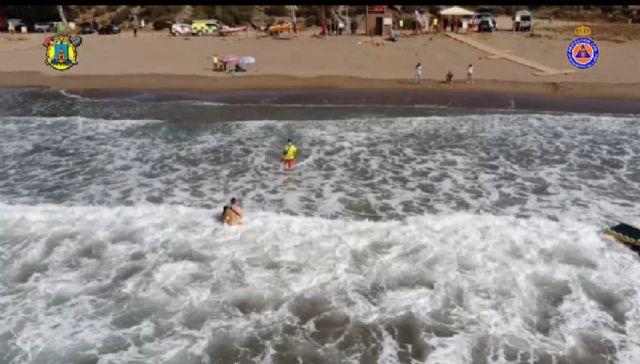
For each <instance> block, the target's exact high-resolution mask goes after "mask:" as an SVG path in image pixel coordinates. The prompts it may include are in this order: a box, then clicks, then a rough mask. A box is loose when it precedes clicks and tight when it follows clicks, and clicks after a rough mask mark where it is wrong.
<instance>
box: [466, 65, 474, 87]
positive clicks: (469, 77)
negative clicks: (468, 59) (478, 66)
mask: <svg viewBox="0 0 640 364" xmlns="http://www.w3.org/2000/svg"><path fill="white" fill-rule="evenodd" d="M467 84H469V85H471V84H473V65H472V64H470V65H469V67H467Z"/></svg>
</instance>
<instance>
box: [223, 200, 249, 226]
mask: <svg viewBox="0 0 640 364" xmlns="http://www.w3.org/2000/svg"><path fill="white" fill-rule="evenodd" d="M220 219H221V220H222V222H223V223H226V224H228V225H242V220H243V219H244V211H242V208H241V207H240V204H239V203H238V200H237V199H236V198H235V197H234V198H232V199H231V204H230V205H228V206H225V207H224V208H223V209H222V215H221V216H220Z"/></svg>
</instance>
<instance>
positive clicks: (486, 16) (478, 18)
mask: <svg viewBox="0 0 640 364" xmlns="http://www.w3.org/2000/svg"><path fill="white" fill-rule="evenodd" d="M482 20H485V21H488V22H489V23H490V24H491V28H492V30H491V31H494V30H497V28H498V23H497V22H496V20H495V19H493V15H491V13H476V14H474V15H473V18H472V20H471V22H472V24H473V25H474V26H475V27H476V29H478V31H480V30H479V25H480V22H482Z"/></svg>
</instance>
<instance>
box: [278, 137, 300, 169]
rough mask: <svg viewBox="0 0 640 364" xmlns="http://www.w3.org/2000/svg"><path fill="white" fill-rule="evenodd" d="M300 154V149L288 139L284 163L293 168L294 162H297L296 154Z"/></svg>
mask: <svg viewBox="0 0 640 364" xmlns="http://www.w3.org/2000/svg"><path fill="white" fill-rule="evenodd" d="M297 155H298V149H297V148H296V146H295V145H293V142H292V141H291V139H289V140H287V145H285V146H284V153H283V154H282V159H281V161H282V163H284V165H285V167H288V168H289V169H291V168H293V164H294V163H295V162H296V156H297Z"/></svg>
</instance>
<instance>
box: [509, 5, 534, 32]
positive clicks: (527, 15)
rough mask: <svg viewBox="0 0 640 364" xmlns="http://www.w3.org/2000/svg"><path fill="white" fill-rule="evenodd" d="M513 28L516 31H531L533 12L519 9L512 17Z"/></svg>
mask: <svg viewBox="0 0 640 364" xmlns="http://www.w3.org/2000/svg"><path fill="white" fill-rule="evenodd" d="M513 30H515V31H516V32H531V31H533V14H531V12H530V11H528V10H520V11H518V12H517V13H516V15H514V17H513Z"/></svg>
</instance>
